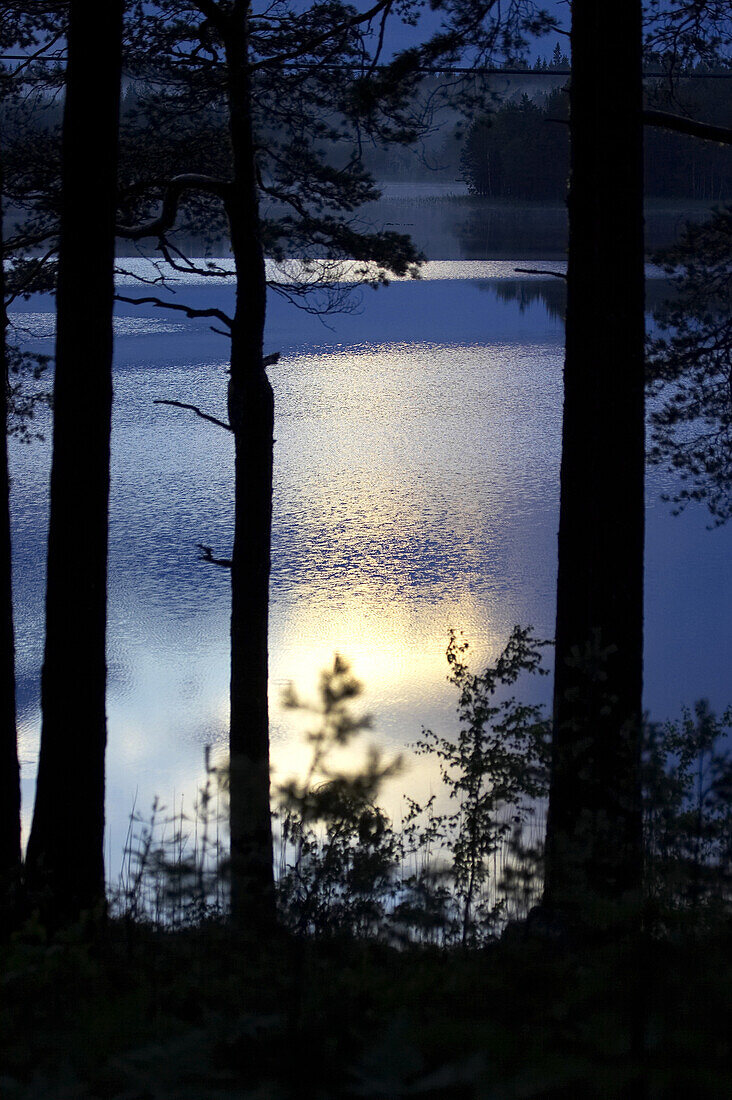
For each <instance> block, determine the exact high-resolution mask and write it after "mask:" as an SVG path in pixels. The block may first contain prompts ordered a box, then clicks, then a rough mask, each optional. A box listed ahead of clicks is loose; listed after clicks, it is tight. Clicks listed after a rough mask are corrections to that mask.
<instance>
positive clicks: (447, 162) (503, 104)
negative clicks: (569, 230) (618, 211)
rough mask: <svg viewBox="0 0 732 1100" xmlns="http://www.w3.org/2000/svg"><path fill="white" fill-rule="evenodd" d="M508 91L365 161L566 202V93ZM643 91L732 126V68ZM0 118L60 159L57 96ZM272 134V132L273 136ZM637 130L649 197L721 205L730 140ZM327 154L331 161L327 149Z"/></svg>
mask: <svg viewBox="0 0 732 1100" xmlns="http://www.w3.org/2000/svg"><path fill="white" fill-rule="evenodd" d="M565 64H568V60H567V58H566V57H565V56H564V55H562V54H560V53H559V52H558V50H557V51H555V56H553V57H552V58H551V59H550V61H549V62H547V61H546V60H544V61H542V60H541V59H540V60H539V61H538V62H537V63H536V64H535V66H534V68H535V70H536V72H539V73H551V72H552V71H553V70H554V69H559V70H561V69H562V67H563V66H564V65H565ZM555 79H561V76H558V77H557V78H555ZM442 82H443V78H439V77H436V78H432V79H431V80H429V81H427V82H426V84H427V91H428V93H431V94H434V93H435V91H436V89H437V88H438V86H439V85H440V84H441V83H442ZM522 88H525V89H527V91H522V90H521V89H522ZM509 89H510V90H509V92H508V94H507V97H506V98H504V99H503V100H502V101H499V102H498V103H497V104H496V105H495V106H494V107H492V108H491V109H490V110H489V111H487V112H486V113H485V114H483V115H482V116H481V117H479V118H476V119H474V120H473V121H472V122H470V123H468V124H467V125H466V122H465V120H464V119H462V118H461V116H460V115H459V114H458V112H457V111H453V110H451V109H448V110H446V111H444V112H442V113H441V114H440V116H439V117H436V118H435V124H434V126H433V127H431V128H430V129H429V131H428V132H427V133H426V134H425V135H424V136H423V138H422V139H421V141H420V143H419V145H418V147H417V148H416V149H415V148H405V147H401V146H398V145H391V146H387V147H384V148H381V147H377V146H369V145H368V144H367V143H365V144H364V148H363V150H362V155H363V161H364V166H365V167H366V168H367V170H368V171H370V172H371V173H372V174H373V175H374V177H375V178H376V179H377V180H393V179H399V180H401V181H403V182H410V181H414V182H417V181H430V180H434V181H438V180H439V181H446V182H447V181H450V182H457V181H461V180H464V181H465V182H466V183H467V185H468V190H469V192H470V194H473V195H479V196H482V197H486V198H495V199H503V200H509V201H510V200H514V201H518V202H524V201H543V202H551V203H554V202H556V203H563V201H564V199H565V195H566V187H567V177H568V174H569V131H568V126H567V124H566V123H567V119H568V106H569V105H568V95H567V91H566V90H565V89H564V88H557V87H555V88H554V89H553V90H551V91H549V92H547V93H546V94H542V93H541V92H540V91H537V84H536V80H535V79H534V78H532V77H531V76H528V77H519V78H513V79H512V80H510V81H509ZM646 96H647V105H648V106H649V107H652V108H654V109H658V110H667V111H671V112H672V113H677V114H684V115H688V116H689V117H691V118H695V119H698V120H699V121H703V122H709V123H715V124H717V125H720V126H731V125H732V72H730V73H729V76H728V77H727V78H726V79H725V78H724V76H721V77H720V76H717V77H712V78H710V79H703V78H702V79H699V77H698V76H697V78H690V79H687V80H682V81H679V82H678V83H677V84H676V86H675V87H674V93H673V97H671V96H669V94H668V93H667V91H666V90H665V86H664V84H663V83H662V82H661V81H659V82H658V84H656V85H649V86H648V88H647V92H646ZM138 104H139V92H138V86H137V85H136V83H135V82H130V83H129V84H128V85H127V88H126V89H125V91H124V93H123V97H122V114H123V117H130V116H134V115H135V114H136V112H137V110H138ZM2 115H3V120H2V121H3V130H4V132H5V134H6V137H7V138H8V139H9V140H11V141H12V139H13V138H16V139H20V140H21V142H22V145H23V146H24V148H25V151H26V156H28V157H29V158H31V159H32V158H33V157H34V154H36V155H37V156H38V158H39V159H41V160H42V161H43V162H44V163H48V161H49V159H50V160H53V159H55V157H57V156H58V148H57V141H58V138H59V136H60V126H61V103H60V102H58V101H56V100H54V99H46V98H45V97H43V96H42V95H41V96H39V97H38V98H36V99H35V100H32V101H30V102H26V103H25V104H24V105H23V106H21V107H19V106H18V105H15V106H14V108H13V109H12V110H10V111H8V110H6V111H3V112H2ZM210 115H211V140H212V141H215V140H216V135H217V134H218V135H219V136H221V135H222V134H224V133H225V128H224V127H223V121H222V116H221V111H220V108H217V107H216V106H215V105H212V107H211V108H210ZM54 135H55V136H54ZM276 136H277V135H276V132H275V131H273V132H272V138H273V139H275V140H276ZM644 137H645V181H646V182H645V187H646V195H647V197H649V198H655V199H681V200H697V201H700V202H725V201H728V200H729V199H730V198H731V197H732V157H731V156H730V151H729V148H728V147H727V146H721V145H715V144H713V143H712V142H700V141H697V140H695V139H694V138H692V137H687V136H685V135H682V134H677V133H671V132H669V131H666V130H661V129H657V128H655V127H647V128H646V132H645V135H644ZM49 139H50V141H49ZM224 140H226V138H224ZM329 144H330V143H329V142H327V141H325V142H323V145H324V146H328V145H329ZM188 155H190V150H189V151H188ZM328 156H329V159H331V154H330V152H329V153H328ZM332 159H333V162H334V163H337V162H338V161H339V159H342V149H340V148H338V147H336V146H333V150H332Z"/></svg>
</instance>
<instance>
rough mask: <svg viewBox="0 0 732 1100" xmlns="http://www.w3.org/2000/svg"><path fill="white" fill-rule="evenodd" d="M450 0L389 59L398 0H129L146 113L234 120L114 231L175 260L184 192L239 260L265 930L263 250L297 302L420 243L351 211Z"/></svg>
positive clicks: (242, 540)
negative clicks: (301, 3) (347, 263)
mask: <svg viewBox="0 0 732 1100" xmlns="http://www.w3.org/2000/svg"><path fill="white" fill-rule="evenodd" d="M492 6H493V3H492V0H489V2H488V3H485V4H484V5H482V6H481V7H480V10H479V12H476V11H475V10H472V9H471V11H472V19H473V21H475V20H476V18H477V19H478V21H479V22H480V21H481V20H482V19H483V18H484V17H485V16H487V15H488V14H489V13H490V11H491V8H492ZM458 7H459V5H456V10H455V11H454V12H452V11H450V12H448V15H447V16H446V20H447V26H446V29H445V32H444V34H442V35H441V36H438V38H436V39H435V40H433V41H432V42H430V43H428V44H427V45H425V46H423V47H421V48H420V49H419V50H414V51H410V52H408V53H407V54H406V55H402V56H400V57H398V58H396V59H395V60H393V61H392V62H391V63H390V64H388V65H385V66H380V65H379V59H380V54H381V50H382V45H383V37H384V28H385V24H386V20H387V18H388V17H389V15H390V13H391V11H392V3H391V0H376V3H374V5H373V6H372V7H370V8H369V9H367V10H365V11H363V12H358V11H356V10H355V9H354V8H352V7H350V6H348V5H345V4H342V3H340V2H338V3H330V2H328V3H324V2H315V3H313V4H311V5H310V6H309V7H307V8H305V9H304V10H303V9H296V8H295V7H289V6H287V5H284V4H283V5H282V6H281V7H280V8H278V11H277V14H276V16H273V15H272V13H271V12H270V10H269V9H266V10H264V11H258V10H255V9H253V8H252V7H251V6H250V5H249V4H248V3H247V0H231V2H227V3H224V2H220V0H188V2H186V3H184V4H180V3H175V4H172V3H169V2H160V3H158V4H157V5H156V7H155V9H154V10H153V9H152V7H151V6H150V5H144V4H141V5H139V6H138V8H137V9H136V26H137V27H138V29H139V31H140V34H139V38H138V42H137V49H138V55H137V56H140V55H142V56H145V57H147V58H148V59H152V60H150V61H149V64H150V65H151V66H152V67H153V68H154V70H155V73H156V78H157V80H158V81H160V80H161V79H164V80H166V81H167V82H168V90H169V93H170V94H169V95H167V96H165V95H163V96H161V97H160V99H159V102H158V103H157V104H155V103H153V105H152V107H151V111H152V112H153V113H155V112H157V113H156V114H155V117H156V118H160V119H161V120H162V118H163V117H164V116H165V113H166V112H167V113H168V117H171V116H170V111H171V110H173V111H174V112H175V109H176V107H177V112H176V117H177V118H178V119H180V118H181V116H182V115H185V117H187V118H188V119H189V120H190V118H191V116H192V115H193V114H195V113H196V112H197V111H199V112H200V110H201V107H202V105H204V106H205V107H206V109H207V110H209V109H211V107H212V106H213V108H214V109H215V110H216V111H219V112H223V115H221V114H220V116H219V117H223V118H225V120H226V129H227V132H226V134H225V135H224V141H223V142H222V143H220V144H219V146H218V149H217V155H218V154H221V155H222V157H223V159H222V160H221V159H219V160H217V159H216V157H214V160H213V166H212V168H211V169H209V170H208V171H207V172H205V171H202V170H200V169H201V168H202V167H205V166H202V165H201V164H200V162H199V163H198V165H197V166H198V168H199V170H198V171H197V172H191V171H190V168H188V167H186V168H183V166H181V169H179V174H178V175H176V176H174V177H173V178H172V179H171V180H170V184H169V186H168V187H167V189H166V190H165V194H164V195H163V196H162V212H161V214H160V216H159V217H158V218H154V219H153V220H152V221H151V222H150V223H148V224H147V225H139V226H136V227H133V228H129V229H127V230H122V231H121V232H122V235H124V236H127V237H128V238H130V239H138V240H139V239H142V237H144V236H151V235H154V236H155V237H156V238H157V239H158V241H159V245H160V248H161V250H162V253H163V255H164V256H167V257H168V258H173V259H174V262H178V263H180V262H181V260H180V257H179V256H176V254H175V252H174V250H173V249H172V248H171V241H170V239H169V236H168V234H169V231H170V229H171V228H172V226H173V223H174V220H175V218H176V215H177V211H178V208H179V206H182V205H184V203H185V201H186V199H188V198H189V197H191V196H198V199H199V201H200V198H201V196H204V198H205V199H207V200H208V201H209V202H210V200H211V199H214V200H216V201H218V203H220V205H221V206H222V207H223V210H224V213H225V219H226V228H227V230H228V235H229V239H230V242H231V249H232V253H233V255H234V260H235V266H236V308H235V312H234V314H233V316H231V317H228V316H226V315H225V314H224V313H223V312H222V311H220V310H218V311H215V315H216V319H217V322H218V323H219V324H223V325H224V326H225V328H226V330H227V334H230V337H231V368H230V369H231V375H230V382H229V394H228V423H227V425H226V426H227V427H228V428H229V429H230V430H231V431H232V433H233V436H234V445H235V521H234V545H233V550H232V555H231V559H227V564H229V565H230V568H231V585H232V615H231V691H230V699H231V715H230V767H231V791H230V799H231V851H232V914H233V919H234V921H235V923H237V924H239V925H242V926H244V925H246V926H249V927H251V926H255V927H259V928H266V927H268V926H270V925H271V923H272V921H273V919H274V883H273V868H272V842H271V823H270V800H269V728H268V706H267V681H268V657H267V647H268V641H267V639H268V626H267V621H268V596H269V573H270V538H271V520H272V443H273V439H272V431H273V418H274V406H273V395H272V389H271V386H270V383H269V380H268V378H267V374H266V367H267V365H268V360H267V358H265V357H264V354H263V333H264V321H265V310H266V289H267V277H266V270H265V262H264V250H265V248H266V250H267V253H268V255H269V256H272V257H274V258H275V259H278V260H283V259H284V258H285V257H293V256H295V257H300V258H301V260H302V261H303V262H304V263H305V267H304V269H301V271H300V274H299V276H297V275H296V276H293V274H292V270H293V269H292V267H291V268H290V271H289V274H288V273H285V274H284V275H283V276H281V277H280V279H279V281H278V279H277V277H275V278H274V280H273V281H272V282H271V284H270V285H273V286H274V287H275V289H277V290H279V291H280V292H282V293H284V294H285V295H286V296H287V297H290V298H295V299H297V300H300V301H304V300H305V299H306V297H307V295H308V294H310V293H312V291H313V290H314V289H315V290H317V287H318V286H320V287H321V288H323V287H324V288H326V289H328V288H329V289H330V291H332V292H334V293H335V294H336V297H338V296H339V295H342V291H339V290H338V289H337V281H338V278H339V269H338V267H337V266H335V267H334V262H335V261H339V260H342V259H344V258H348V259H351V260H356V261H361V262H362V265H361V266H360V278H362V279H364V280H365V281H367V282H372V283H374V284H377V283H378V282H380V281H382V280H383V279H384V276H385V274H386V272H394V273H397V274H403V273H405V272H406V271H407V270H408V269H409V267H410V265H411V264H412V263H413V262H414V261H415V260H416V259H417V258H418V257H417V254H416V252H415V250H414V248H413V247H412V245H411V243H410V242H409V239H408V238H406V237H403V236H400V235H399V234H395V233H393V232H385V231H382V232H370V233H369V232H364V231H362V230H361V229H360V228H359V226H358V225H357V224H356V223H355V222H354V219H353V218H352V216H351V212H352V211H354V210H356V209H357V208H358V207H359V206H360V205H362V204H363V203H364V202H367V201H368V200H370V199H373V198H375V197H376V195H377V192H376V190H375V187H374V185H373V182H372V180H371V179H370V177H369V176H368V174H367V173H366V172H365V171H364V169H363V167H362V165H361V158H360V153H359V147H360V145H361V143H362V141H364V140H374V141H376V142H382V143H383V142H390V141H397V142H406V141H409V140H411V139H412V138H413V136H414V135H415V134H416V133H417V131H418V126H419V120H418V119H415V117H414V114H413V109H412V106H411V104H410V100H409V93H410V92H411V91H412V89H413V87H414V85H415V83H416V81H417V80H418V75H419V69H420V67H421V66H424V67H426V66H428V65H429V64H430V62H433V63H434V62H435V60H436V59H439V58H447V57H450V56H454V55H455V52H456V51H457V50H458V49H459V47H460V43H461V42H462V41H463V40H464V35H463V33H462V31H461V28H464V25H465V21H466V19H467V18H468V17H467V15H466V13H465V12H464V11H462V10H457V9H458ZM510 8H511V12H512V13H513V22H512V23H511V22H510V21H505V22H504V23H501V24H496V25H495V26H494V27H493V31H492V33H491V34H490V35H488V37H487V39H486V43H487V45H486V47H485V48H486V49H488V48H493V49H497V48H499V47H501V48H505V49H510V48H511V47H512V46H513V45H514V44H515V43H516V42H517V41H518V40H519V38H520V35H519V32H518V30H517V27H519V26H524V25H525V18H524V14H523V12H522V9H521V7H520V5H515V4H511V5H510ZM404 12H405V14H406V15H407V16H408V17H410V18H411V17H412V16H413V13H412V16H410V15H409V11H408V9H407V8H405V9H404ZM535 22H536V21H535ZM538 23H541V20H539V21H538ZM499 28H500V30H499ZM166 49H167V50H168V51H169V52H168V54H167V62H163V61H162V59H163V58H164V57H165V52H164V51H165V50H166ZM183 59H185V60H184V63H182V62H183ZM161 63H162V64H165V65H166V67H165V68H164V70H163V69H161ZM163 71H164V74H165V75H164V77H163V75H162V74H163ZM161 111H162V112H163V113H162V114H161ZM151 117H152V116H151ZM188 155H189V156H190V146H189V153H188ZM194 156H195V153H194ZM138 194H139V189H138ZM151 194H154V192H148V195H147V197H148V198H149V197H150V195H151ZM157 194H158V195H159V189H158V192H157ZM260 201H261V203H262V204H264V203H266V207H264V208H263V206H262V205H260ZM183 262H184V263H185V261H183ZM363 264H365V265H367V266H365V267H364V266H363ZM368 265H372V266H371V267H369V266H368ZM321 305H322V303H321ZM327 305H328V303H326V308H327ZM309 308H313V307H309ZM314 308H320V307H319V306H317V305H316V306H315V307H314ZM192 315H196V311H194V312H193V314H192ZM207 554H208V557H209V558H210V559H211V560H216V559H214V558H213V554H212V552H211V551H208V552H207Z"/></svg>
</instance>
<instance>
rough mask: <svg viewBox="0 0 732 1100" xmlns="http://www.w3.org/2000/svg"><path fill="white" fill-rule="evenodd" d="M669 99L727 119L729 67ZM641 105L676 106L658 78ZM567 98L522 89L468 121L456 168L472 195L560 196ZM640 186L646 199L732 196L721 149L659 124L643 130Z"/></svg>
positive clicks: (730, 168)
mask: <svg viewBox="0 0 732 1100" xmlns="http://www.w3.org/2000/svg"><path fill="white" fill-rule="evenodd" d="M673 94H674V98H675V99H676V100H677V101H679V100H680V101H681V103H682V104H683V107H684V109H685V110H686V111H688V113H689V115H690V116H691V117H693V118H696V119H699V120H702V121H704V122H709V123H716V124H718V125H720V126H729V124H730V120H732V71H730V73H729V75H728V78H727V79H724V78H723V77H720V76H715V77H710V78H709V79H704V78H703V77H699V78H694V79H691V78H689V79H687V80H682V81H680V82H679V84H678V86H677V87H675V88H674V93H673ZM646 101H647V103H648V105H649V106H653V107H656V108H659V109H664V110H678V103H677V104H675V105H672V103H671V97H670V96H669V93H668V91H667V89H666V88H665V86H664V84H663V82H661V81H659V82H658V83H656V82H654V84H653V85H652V86H650V87H647V88H646ZM568 117H569V98H568V94H567V92H566V91H565V90H563V89H556V90H554V91H552V92H550V93H549V94H547V95H545V96H543V97H541V99H536V98H530V97H529V96H528V95H526V94H523V95H522V96H521V97H520V98H512V99H511V100H509V101H508V102H506V103H503V104H502V105H501V106H500V107H499V109H498V110H496V111H495V112H493V113H491V114H490V115H485V116H483V117H481V118H478V119H476V120H475V121H474V122H473V123H472V125H471V126H470V128H469V130H468V132H467V135H466V138H465V143H464V145H463V149H462V154H461V168H462V173H463V176H464V178H465V180H466V182H467V184H468V188H469V190H470V192H471V194H473V195H481V196H484V197H487V198H496V199H514V200H545V201H550V202H557V203H560V202H563V201H564V198H565V193H566V189H567V176H568V174H569V130H568V127H567V125H566V122H567V119H568ZM644 179H645V193H646V196H647V197H648V198H655V199H685V200H694V201H700V202H710V203H711V202H723V201H725V200H726V199H729V197H730V195H732V158H730V155H729V149H727V148H724V147H722V146H719V145H713V144H711V143H709V142H699V141H696V140H695V139H694V138H693V137H690V136H688V135H686V134H679V133H671V132H669V131H665V130H660V129H649V130H648V131H647V132H646V137H645V148H644Z"/></svg>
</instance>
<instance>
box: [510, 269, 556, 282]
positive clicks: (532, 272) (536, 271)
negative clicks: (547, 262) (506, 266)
mask: <svg viewBox="0 0 732 1100" xmlns="http://www.w3.org/2000/svg"><path fill="white" fill-rule="evenodd" d="M513 270H514V271H519V272H520V273H521V274H522V275H553V276H554V278H555V279H564V280H565V282H566V279H567V273H566V271H547V270H546V268H541V267H515V268H514V269H513Z"/></svg>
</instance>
